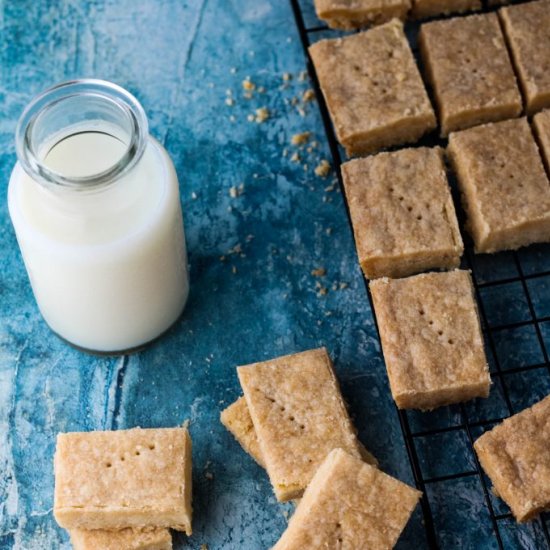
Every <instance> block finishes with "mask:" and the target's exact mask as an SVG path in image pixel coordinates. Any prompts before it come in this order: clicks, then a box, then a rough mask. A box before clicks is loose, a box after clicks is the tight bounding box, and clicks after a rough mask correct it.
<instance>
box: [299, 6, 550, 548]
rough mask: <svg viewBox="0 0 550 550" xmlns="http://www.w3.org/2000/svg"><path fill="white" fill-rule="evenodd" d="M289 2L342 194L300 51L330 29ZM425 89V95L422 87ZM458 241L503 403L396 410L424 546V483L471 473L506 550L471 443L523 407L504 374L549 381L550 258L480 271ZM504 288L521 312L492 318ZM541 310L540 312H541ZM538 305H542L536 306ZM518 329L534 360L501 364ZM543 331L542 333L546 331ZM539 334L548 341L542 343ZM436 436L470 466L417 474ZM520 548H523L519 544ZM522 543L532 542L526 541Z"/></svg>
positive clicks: (546, 518) (430, 539) (437, 542)
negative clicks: (539, 288)
mask: <svg viewBox="0 0 550 550" xmlns="http://www.w3.org/2000/svg"><path fill="white" fill-rule="evenodd" d="M302 1H303V0H302ZM290 2H291V5H292V9H293V12H294V16H295V19H296V24H297V27H298V31H299V34H300V39H301V42H302V45H303V48H304V51H305V54H306V57H307V64H308V71H309V75H310V77H311V81H312V85H313V88H314V91H315V94H316V98H317V100H318V104H319V109H320V112H321V116H322V119H323V124H324V128H325V132H326V137H327V140H328V144H329V147H330V152H331V155H332V161H333V166H334V168H335V170H336V172H337V176H338V181H339V184H340V189H341V191H342V193H344V188H343V185H342V177H341V171H340V165H341V164H342V152H341V151H342V150H341V148H340V146H339V145H338V142H337V140H336V136H335V134H334V130H333V127H332V123H331V120H330V116H329V114H328V110H327V107H326V104H325V102H324V99H323V96H322V93H321V91H320V88H319V83H318V80H317V77H316V74H315V69H314V67H313V64H312V63H311V59H310V57H309V55H308V52H307V49H308V47H309V45H310V44H311V43H313V42H315V41H316V40H318V39H320V38H322V37H325V35H326V34H327V33H331V32H332V31H330V29H328V27H326V26H325V25H321V24H319V22H316V23H315V24H314V25H312V26H308V25H307V24H306V20H305V17H304V13H303V9H302V5H301V3H300V0H290ZM485 11H490V10H485ZM418 29H419V24H417V23H414V22H413V23H410V24H408V25H407V26H406V31H407V35H408V37H409V39H410V43H411V46H412V50H413V53H414V55H415V57H416V58H417V61H418V62H419V64H420V66H421V61H420V59H419V55H418V51H417V48H416V46H415V45H416V35H417V33H418ZM334 35H335V36H338V35H339V33H338V32H337V31H334ZM428 93H429V94H430V93H431V91H430V90H429V87H428ZM432 99H433V98H432ZM432 103H433V101H432ZM434 145H440V146H443V147H445V145H446V142H445V141H444V140H442V139H440V138H438V137H436V136H434V135H429V136H426V137H424V138H422V139H421V140H420V141H419V142H418V144H417V145H416V146H434ZM450 179H451V187H452V188H453V194H454V195H455V197H454V198H455V199H456V198H457V197H456V185H454V182H453V181H452V175H450ZM455 204H456V205H457V206H458V208H457V215H458V217H459V222H460V225H461V227H463V225H464V223H463V222H464V213H463V211H462V209H461V208H460V207H459V204H460V203H459V201H458V202H457V201H456V200H455ZM348 220H349V212H348ZM349 221H350V220H349ZM350 223H351V221H350ZM463 239H464V244H465V254H464V258H463V261H462V266H461V267H463V268H465V269H469V270H471V272H472V279H473V282H474V286H475V292H476V297H477V302H478V307H479V313H480V317H481V324H482V328H483V333H484V337H485V340H486V348H487V353H488V356H489V357H490V366H491V377H492V379H493V383H494V386H496V388H497V390H498V393H499V397H500V399H501V401H502V407H501V412H500V414H496V415H494V414H493V415H492V414H490V413H487V412H485V413H484V412H483V411H482V412H481V414H479V413H478V414H472V411H471V410H469V406H468V404H465V403H461V404H459V405H455V406H453V407H451V408H447V409H452V410H453V412H452V413H451V416H452V417H453V421H452V422H450V423H447V424H446V425H441V422H440V421H441V420H442V419H441V418H440V417H439V418H438V414H439V415H440V413H439V412H438V411H437V410H436V411H434V412H432V413H423V414H424V416H426V415H427V416H428V427H424V426H420V427H419V428H418V429H417V428H416V427H415V426H414V424H416V423H417V422H415V421H416V420H417V419H418V418H419V416H418V415H421V414H422V413H415V412H414V411H400V410H397V413H398V416H399V422H400V425H401V430H402V433H403V438H404V441H405V445H406V449H407V454H408V458H409V461H410V464H411V468H412V473H413V476H414V480H415V484H416V487H417V488H418V489H419V490H420V491H422V493H423V497H422V499H421V509H422V515H423V524H424V527H425V531H426V541H427V544H428V546H429V548H432V549H437V548H440V547H442V542H441V539H440V536H439V533H438V525H437V521H436V519H435V516H436V515H437V514H436V512H437V505H438V503H437V502H434V500H436V499H433V498H430V493H431V491H430V489H431V488H432V487H434V486H436V485H437V484H441V483H445V482H450V481H454V480H464V479H468V478H473V479H475V480H477V482H478V483H477V486H478V488H479V491H480V492H481V493H482V502H483V503H484V506H485V508H486V511H487V514H486V517H485V521H486V523H488V524H489V526H488V528H489V529H490V531H491V533H492V537H491V538H492V544H491V546H492V547H494V543H496V546H497V547H498V548H499V549H501V550H502V549H505V548H510V545H509V544H508V543H507V540H506V539H505V537H504V536H503V532H502V531H503V523H504V522H514V521H515V520H514V519H513V516H512V514H511V513H510V511H509V509H508V508H507V507H506V506H505V505H504V504H503V503H502V502H500V501H499V499H498V498H496V497H495V496H494V495H493V494H492V492H491V487H490V481H489V480H488V478H487V477H486V475H485V474H484V472H483V471H482V469H481V466H480V464H479V461H478V460H477V456H476V454H475V452H473V443H474V441H475V440H476V439H477V437H479V435H481V433H482V432H483V431H485V430H487V429H490V428H492V427H493V426H494V425H495V424H497V423H499V422H501V421H502V420H504V418H507V417H508V416H510V415H512V414H515V413H517V412H519V411H520V410H522V409H523V408H525V407H526V406H528V405H523V406H516V405H515V403H514V399H513V397H512V395H511V389H510V388H511V384H510V382H509V381H508V380H507V378H508V377H510V376H514V375H522V374H524V373H531V374H534V375H535V376H538V377H539V379H541V376H542V375H541V373H544V376H546V375H547V376H548V379H549V380H550V361H549V352H548V351H547V347H548V350H550V259H549V260H548V261H547V262H544V261H542V262H539V263H543V264H545V263H546V265H543V266H542V267H541V266H540V265H538V266H535V267H533V266H531V265H530V266H528V268H525V267H524V254H522V252H521V251H520V252H510V253H505V254H504V257H502V254H501V255H500V259H499V260H498V265H497V264H495V263H494V262H495V260H494V259H493V258H491V257H485V260H484V261H486V262H487V264H486V265H485V269H483V268H481V269H480V267H479V265H478V261H479V260H478V258H479V257H477V256H475V255H474V253H473V249H472V243H471V241H470V239H469V238H468V236H467V235H463ZM539 252H540V254H541V255H545V256H547V257H548V258H550V248H542V249H541V250H540V251H539ZM483 271H486V272H487V271H490V272H491V273H492V274H491V275H490V276H486V274H487V273H485V274H484V273H483ZM541 281H542V283H543V286H545V287H547V292H548V303H549V305H546V306H544V307H542V308H541V307H540V304H538V302H537V303H535V300H534V299H533V295H534V294H535V293H534V291H533V288H531V287H532V283H534V284H535V285H536V284H538V283H540V282H541ZM365 286H366V289H367V294H368V299H369V302H370V306H371V310H372V311H374V309H373V307H372V298H371V295H370V292H369V290H368V284H367V281H366V280H365ZM504 289H507V290H509V289H514V292H515V295H516V298H517V299H518V300H519V301H520V302H521V304H522V306H523V314H522V315H518V316H516V317H517V318H515V317H514V318H510V319H508V318H505V319H491V318H490V315H488V312H487V310H486V307H485V301H486V300H487V299H488V298H491V297H492V299H495V297H496V301H497V302H499V301H500V302H503V301H506V296H505V295H504V293H503V292H504ZM485 294H486V295H487V296H486V295H485ZM499 295H500V298H499ZM545 308H546V311H544V309H545ZM540 309H542V310H543V311H539V310H540ZM512 317H513V316H512ZM546 323H548V328H547V327H546ZM522 329H529V330H530V331H531V334H532V340H533V342H532V343H534V344H536V345H538V349H539V350H540V353H539V354H538V358H536V359H534V360H532V361H524V362H520V364H519V365H516V366H512V367H509V366H508V365H503V360H502V357H499V343H501V342H502V341H503V338H502V335H503V334H504V335H505V334H507V333H508V332H509V331H514V330H522ZM377 330H378V329H377ZM546 331H548V332H547V333H546ZM545 338H546V339H547V341H548V343H547V344H546V345H545ZM541 380H542V379H541ZM538 381H539V380H538V379H537V384H538ZM541 386H542V387H543V388H544V383H543V382H542V381H541ZM494 391H495V388H493V389H492V393H493V392H494ZM541 393H542V395H539V396H538V397H539V398H542V397H543V396H544V395H546V394H547V393H548V390H546V391H542V392H541ZM537 400H538V398H533V397H532V396H531V397H530V403H529V404H532V403H533V402H535V401H537ZM425 421H426V418H423V420H421V422H420V424H423V423H424V422H425ZM432 423H433V424H435V427H434V426H433V425H430V424H432ZM443 424H445V422H443ZM442 436H443V437H447V438H448V437H451V438H458V437H459V436H463V437H464V438H465V442H466V444H467V446H468V448H469V451H470V456H471V462H470V464H469V467H466V468H464V467H462V468H456V470H457V471H452V472H446V473H445V474H443V475H431V474H428V475H427V474H426V473H425V472H424V468H423V464H422V462H423V461H422V460H421V457H420V456H419V447H420V446H419V441H420V440H422V439H425V438H430V437H442ZM479 520H480V521H484V518H483V517H480V518H479ZM549 526H550V514H542V515H541V517H539V518H537V519H536V520H534V522H533V523H532V524H531V527H530V529H533V530H534V531H535V532H536V535H535V539H536V542H534V544H535V548H537V550H538V548H539V545H543V546H542V547H544V545H545V546H546V548H548V549H550V527H549ZM535 539H531V540H535ZM521 547H525V546H523V544H522V545H521ZM528 547H529V548H531V546H528ZM542 547H541V548H542Z"/></svg>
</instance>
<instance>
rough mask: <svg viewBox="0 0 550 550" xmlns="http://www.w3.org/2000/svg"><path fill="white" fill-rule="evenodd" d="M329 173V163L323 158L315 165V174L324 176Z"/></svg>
mask: <svg viewBox="0 0 550 550" xmlns="http://www.w3.org/2000/svg"><path fill="white" fill-rule="evenodd" d="M329 174H330V163H329V162H328V160H326V159H323V160H322V161H321V162H320V163H319V164H318V165H317V166H316V167H315V175H317V176H319V177H321V178H326V177H327V176H328V175H329Z"/></svg>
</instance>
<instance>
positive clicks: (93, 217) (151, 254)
mask: <svg viewBox="0 0 550 550" xmlns="http://www.w3.org/2000/svg"><path fill="white" fill-rule="evenodd" d="M16 149H17V157H18V162H17V163H16V165H15V167H14V169H13V172H12V174H11V178H10V182H9V187H8V205H9V212H10V216H11V219H12V222H13V226H14V228H15V233H16V235H17V241H18V243H19V247H20V249H21V253H22V255H23V259H24V262H25V266H26V268H27V272H28V275H29V279H30V282H31V285H32V289H33V292H34V296H35V298H36V301H37V303H38V306H39V308H40V311H41V313H42V315H43V317H44V319H45V320H46V322H47V323H48V325H49V326H50V327H51V329H52V330H53V331H54V332H55V333H57V334H58V335H59V336H61V337H62V338H64V339H65V340H67V341H69V342H70V343H72V344H74V345H75V346H77V347H80V348H83V349H86V350H91V351H97V352H106V353H112V352H121V351H127V350H131V349H133V348H137V347H140V346H142V345H143V344H146V343H147V342H150V341H151V340H153V339H155V338H156V337H157V336H159V335H160V334H162V333H163V332H164V331H166V330H167V329H168V328H169V327H170V326H171V325H172V324H173V323H174V322H175V321H176V319H177V318H178V317H179V315H180V314H181V312H182V310H183V308H184V306H185V302H186V300H187V295H188V292H189V281H188V272H187V254H186V249H185V237H184V232H183V220H182V213H181V205H180V198H179V189H178V180H177V176H176V173H175V170H174V166H173V164H172V161H171V160H170V158H169V156H168V154H167V152H166V150H165V149H164V148H163V147H162V145H160V143H158V142H157V141H156V140H155V139H154V138H152V137H151V136H150V135H149V132H148V126H147V118H146V115H145V113H144V111H143V109H142V107H141V105H140V104H139V103H138V101H137V100H136V99H135V98H134V97H133V96H132V95H131V94H130V93H128V92H127V91H125V90H124V89H122V88H120V87H119V86H116V85H114V84H111V83H109V82H104V81H101V80H76V81H72V82H66V83H63V84H59V85H57V86H55V87H53V88H50V89H49V90H47V91H45V92H44V93H42V94H41V95H39V96H38V97H36V98H35V99H34V100H33V101H32V102H31V103H30V105H28V107H27V108H26V109H25V111H24V112H23V114H22V116H21V119H20V120H19V123H18V126H17V130H16Z"/></svg>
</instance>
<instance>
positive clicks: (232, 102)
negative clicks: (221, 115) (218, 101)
mask: <svg viewBox="0 0 550 550" xmlns="http://www.w3.org/2000/svg"><path fill="white" fill-rule="evenodd" d="M225 104H226V105H229V107H232V106H233V105H235V100H234V99H233V98H231V97H226V98H225Z"/></svg>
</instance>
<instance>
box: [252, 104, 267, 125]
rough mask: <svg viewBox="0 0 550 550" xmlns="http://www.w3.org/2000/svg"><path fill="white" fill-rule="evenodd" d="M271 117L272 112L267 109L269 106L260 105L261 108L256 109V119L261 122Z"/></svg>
mask: <svg viewBox="0 0 550 550" xmlns="http://www.w3.org/2000/svg"><path fill="white" fill-rule="evenodd" d="M269 117H270V112H269V110H268V109H267V107H260V108H259V109H256V117H255V118H254V120H255V121H256V122H257V123H258V124H261V123H262V122H265V121H266V120H267V119H268V118H269Z"/></svg>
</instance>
